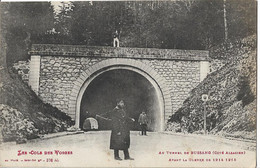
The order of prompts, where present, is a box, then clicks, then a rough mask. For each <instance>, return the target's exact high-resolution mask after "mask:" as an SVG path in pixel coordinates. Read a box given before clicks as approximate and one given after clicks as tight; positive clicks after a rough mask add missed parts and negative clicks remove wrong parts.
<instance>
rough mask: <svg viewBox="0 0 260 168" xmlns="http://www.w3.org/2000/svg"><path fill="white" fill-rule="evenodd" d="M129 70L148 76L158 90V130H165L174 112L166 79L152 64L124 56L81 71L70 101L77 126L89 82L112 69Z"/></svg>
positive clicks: (70, 107) (77, 125)
mask: <svg viewBox="0 0 260 168" xmlns="http://www.w3.org/2000/svg"><path fill="white" fill-rule="evenodd" d="M120 69H124V70H129V71H133V72H136V73H138V74H140V75H142V76H143V77H144V78H146V79H147V80H148V81H149V82H150V83H151V85H152V86H153V87H154V88H155V90H156V95H157V98H158V102H159V104H158V106H159V112H158V113H159V114H160V115H159V116H160V128H159V129H158V131H163V130H164V127H165V121H166V120H167V119H168V118H167V117H168V116H170V115H171V113H172V104H171V97H170V90H169V89H168V87H167V84H166V81H165V79H164V78H162V77H161V76H160V75H158V74H157V72H156V71H155V70H154V69H152V68H151V67H150V66H148V65H146V64H144V63H142V62H139V61H136V60H133V59H123V58H112V59H108V60H104V61H101V62H99V63H97V64H95V65H93V66H92V67H90V68H89V69H87V70H86V71H85V72H83V73H81V75H80V77H79V78H78V79H77V80H76V82H75V83H74V87H73V89H72V91H71V96H70V101H69V111H70V114H73V113H74V114H75V116H76V117H75V122H76V124H75V125H76V127H79V126H80V105H81V101H82V97H83V94H84V92H85V90H86V89H87V87H88V86H89V84H90V83H91V82H92V81H93V80H94V79H95V78H96V77H98V76H99V75H101V74H103V73H105V72H108V71H111V70H120Z"/></svg>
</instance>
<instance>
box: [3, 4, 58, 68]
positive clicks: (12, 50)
mask: <svg viewBox="0 0 260 168" xmlns="http://www.w3.org/2000/svg"><path fill="white" fill-rule="evenodd" d="M3 5H5V8H4V9H3V11H2V12H3V13H4V15H3V16H2V23H3V24H4V25H3V26H4V27H5V29H6V33H5V34H4V38H5V39H6V43H7V64H8V65H10V64H12V63H13V62H15V61H18V60H21V59H28V55H27V52H28V49H29V47H30V45H31V43H39V42H41V41H42V39H43V38H44V37H43V36H44V34H46V32H47V30H51V29H52V28H53V25H54V15H53V8H52V6H51V4H50V3H49V2H26V3H25V2H15V3H14V2H12V3H10V2H9V3H7V2H4V4H3Z"/></svg>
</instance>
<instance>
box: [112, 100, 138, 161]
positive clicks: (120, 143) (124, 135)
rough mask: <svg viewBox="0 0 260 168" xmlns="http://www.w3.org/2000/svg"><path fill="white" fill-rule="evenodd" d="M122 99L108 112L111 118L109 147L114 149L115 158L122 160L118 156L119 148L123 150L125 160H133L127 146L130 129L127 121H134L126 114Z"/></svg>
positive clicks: (128, 144)
mask: <svg viewBox="0 0 260 168" xmlns="http://www.w3.org/2000/svg"><path fill="white" fill-rule="evenodd" d="M124 107H125V104H124V101H123V100H121V101H119V102H118V103H117V106H116V107H115V108H114V109H113V111H112V112H111V113H110V118H111V120H112V132H111V138H110V149H113V150H114V157H115V159H116V160H122V159H121V158H120V157H119V150H123V151H124V155H125V160H133V158H131V157H130V156H129V151H128V148H129V147H130V129H129V126H128V124H129V122H134V121H135V120H134V119H133V118H130V117H128V116H127V114H126V111H125V108H124Z"/></svg>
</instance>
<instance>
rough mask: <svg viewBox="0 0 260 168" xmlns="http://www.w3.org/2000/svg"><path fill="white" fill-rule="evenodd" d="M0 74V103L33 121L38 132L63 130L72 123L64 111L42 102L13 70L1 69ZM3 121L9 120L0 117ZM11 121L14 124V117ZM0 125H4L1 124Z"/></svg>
mask: <svg viewBox="0 0 260 168" xmlns="http://www.w3.org/2000/svg"><path fill="white" fill-rule="evenodd" d="M0 76H1V80H0V104H4V105H8V106H10V107H11V108H14V109H17V110H18V111H20V112H21V113H22V114H23V116H24V118H27V119H28V120H29V121H32V122H33V123H34V126H35V127H36V128H37V129H38V130H39V133H42V134H44V133H51V132H58V131H63V130H66V128H67V127H69V126H70V125H71V124H72V122H71V118H70V117H69V116H67V115H66V114H65V113H63V112H61V111H60V110H58V109H57V108H55V107H53V106H51V105H49V104H45V103H43V102H42V101H41V100H40V99H39V98H38V97H37V95H36V94H35V93H34V92H33V91H32V90H31V89H30V88H29V86H28V85H27V84H25V83H23V82H22V80H21V79H20V77H19V76H18V75H17V74H16V73H15V72H14V71H13V70H9V73H8V72H6V70H4V69H1V70H0ZM0 112H1V113H2V111H0ZM14 117H15V116H14ZM17 121H18V120H17ZM4 122H9V121H8V119H5V118H3V117H1V123H4ZM10 122H11V121H10ZM12 122H14V124H15V119H14V121H12ZM0 125H1V124H0ZM1 127H2V128H3V127H4V126H3V125H1Z"/></svg>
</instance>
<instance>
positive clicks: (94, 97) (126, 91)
mask: <svg viewBox="0 0 260 168" xmlns="http://www.w3.org/2000/svg"><path fill="white" fill-rule="evenodd" d="M158 94H159V93H157V92H156V88H155V87H154V86H153V85H152V84H151V83H150V81H149V80H147V79H146V78H145V77H144V76H142V75H141V74H139V73H137V72H135V71H132V70H128V69H113V70H107V71H105V72H103V73H102V74H100V75H98V76H97V77H96V78H95V79H93V80H92V81H91V82H90V84H89V85H88V87H87V88H86V90H85V92H84V94H83V96H82V99H81V103H80V128H82V126H83V122H84V120H85V119H86V118H88V117H95V116H96V114H98V115H103V114H105V113H106V112H108V111H111V110H112V109H113V108H114V107H115V105H116V101H118V100H119V99H122V100H124V102H125V104H126V112H127V114H128V116H129V117H131V118H134V119H135V120H136V121H135V122H134V123H131V124H130V128H131V130H140V126H139V124H138V117H139V114H140V113H141V112H142V111H145V112H146V113H147V116H148V120H149V124H148V130H150V131H159V130H160V125H161V119H160V118H161V116H160V115H161V112H160V110H161V109H160V101H163V100H160V96H159V95H158ZM98 123H99V129H100V130H107V129H111V121H108V120H106V119H102V118H98Z"/></svg>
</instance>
